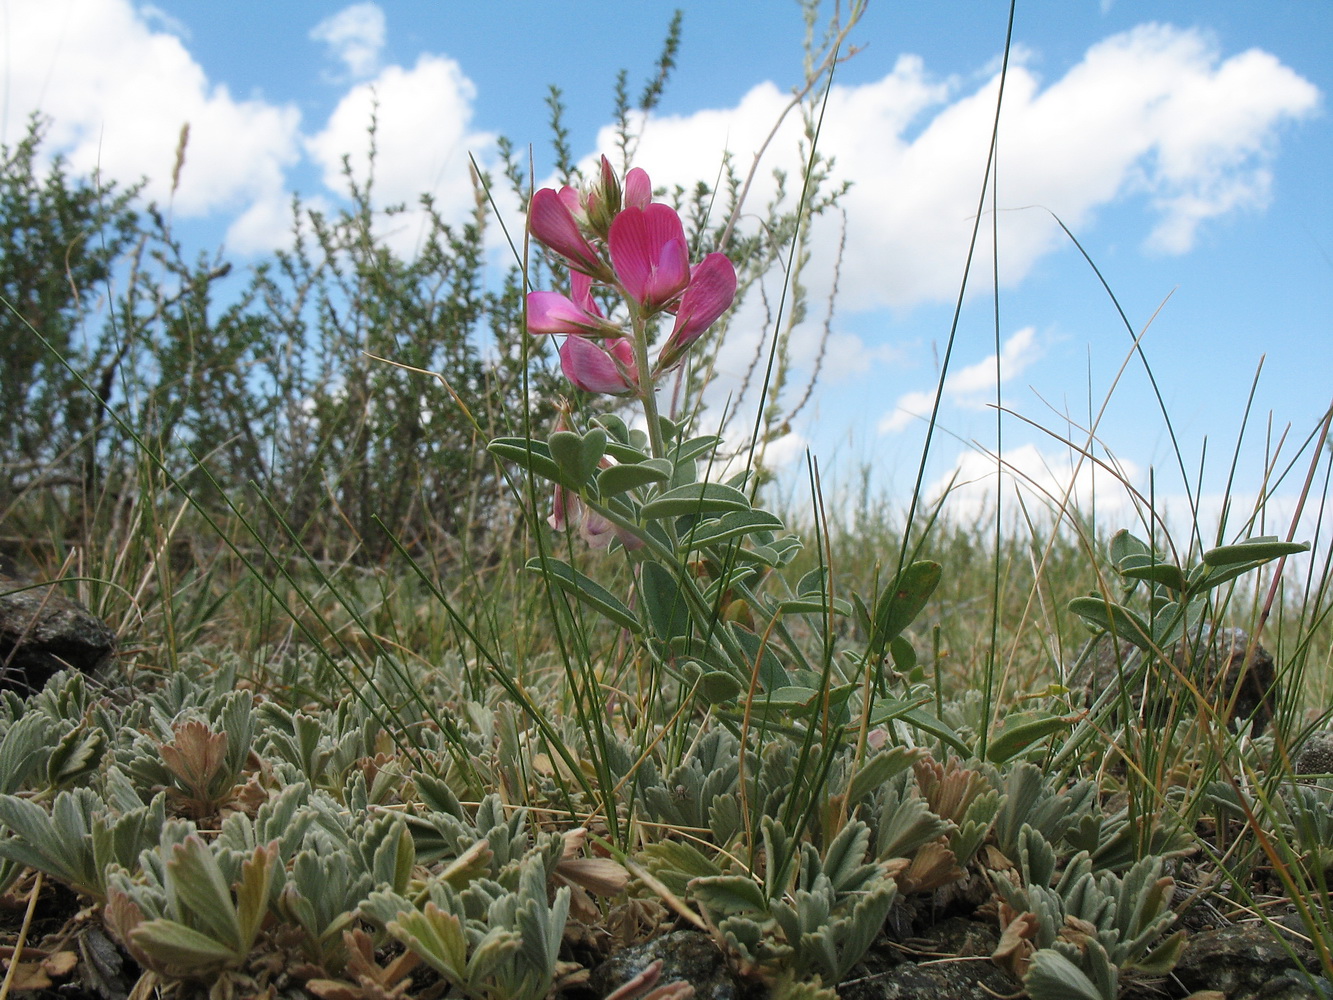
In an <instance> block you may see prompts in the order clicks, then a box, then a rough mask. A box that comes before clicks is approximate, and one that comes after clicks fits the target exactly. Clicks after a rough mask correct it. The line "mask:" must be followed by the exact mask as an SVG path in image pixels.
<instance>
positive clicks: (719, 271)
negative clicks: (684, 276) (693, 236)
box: [658, 253, 736, 370]
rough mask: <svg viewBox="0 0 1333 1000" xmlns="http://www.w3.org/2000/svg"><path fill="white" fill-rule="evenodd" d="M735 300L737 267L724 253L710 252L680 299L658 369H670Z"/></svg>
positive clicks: (695, 270) (696, 269)
mask: <svg viewBox="0 0 1333 1000" xmlns="http://www.w3.org/2000/svg"><path fill="white" fill-rule="evenodd" d="M735 298H736V268H735V267H734V266H733V265H732V263H731V261H730V260H729V259H728V258H727V255H726V254H724V253H710V254H709V255H708V256H707V257H705V258H704V259H703V260H702V261H700V262H699V264H698V266H697V267H695V269H694V274H693V276H691V278H690V286H689V287H688V288H687V289H685V294H684V295H682V296H681V297H680V308H679V309H677V310H676V324H675V326H674V327H673V328H672V330H671V336H670V337H668V338H667V342H666V344H665V345H663V347H662V354H661V356H660V357H659V359H658V368H659V370H660V369H666V368H670V367H671V366H672V365H674V364H675V363H676V362H677V361H679V360H680V357H681V355H682V354H684V353H685V351H686V350H688V349H689V346H690V345H691V344H692V343H694V342H695V341H696V340H698V339H699V337H701V336H702V335H703V333H704V331H705V330H707V329H708V328H709V327H710V326H712V325H713V324H714V323H716V322H717V320H718V317H719V316H721V315H722V314H723V313H724V312H726V311H727V310H728V309H729V308H730V307H731V303H732V300H733V299H735Z"/></svg>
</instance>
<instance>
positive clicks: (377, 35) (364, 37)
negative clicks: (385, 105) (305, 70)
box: [310, 3, 385, 80]
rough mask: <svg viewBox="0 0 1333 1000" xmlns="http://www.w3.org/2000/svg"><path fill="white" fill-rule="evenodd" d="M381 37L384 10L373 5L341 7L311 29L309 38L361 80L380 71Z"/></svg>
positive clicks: (382, 37)
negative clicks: (326, 48) (324, 46)
mask: <svg viewBox="0 0 1333 1000" xmlns="http://www.w3.org/2000/svg"><path fill="white" fill-rule="evenodd" d="M384 35H385V23H384V11H383V10H382V9H380V6H379V4H375V3H357V4H352V6H350V7H344V8H343V9H342V10H340V11H338V13H336V14H334V15H333V16H332V17H328V18H325V19H324V20H323V21H320V22H319V24H317V25H315V26H314V27H313V28H311V29H310V37H311V39H312V40H314V41H316V42H323V43H324V44H325V45H326V46H328V49H329V54H330V55H331V56H333V58H335V59H337V60H338V61H339V62H341V63H342V64H343V65H344V66H345V67H346V68H347V72H348V74H349V75H350V76H351V77H352V79H354V80H363V79H365V78H366V77H368V76H372V75H373V74H374V73H375V71H376V70H377V69H379V63H380V52H381V51H382V50H383V48H384Z"/></svg>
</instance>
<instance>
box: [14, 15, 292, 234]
mask: <svg viewBox="0 0 1333 1000" xmlns="http://www.w3.org/2000/svg"><path fill="white" fill-rule="evenodd" d="M151 14H152V11H151V10H149V11H147V12H146V13H145V14H140V13H136V12H135V10H134V9H133V8H132V7H130V5H129V4H128V3H124V2H104V3H73V2H64V3H62V2H58V0H57V2H49V3H19V4H13V5H10V6H9V7H8V17H9V23H8V26H7V27H8V29H9V38H10V45H9V46H8V49H7V56H8V61H7V64H6V85H7V87H8V94H7V107H8V109H9V115H8V118H7V120H6V121H5V134H4V136H3V141H5V142H6V143H10V144H12V143H14V142H15V141H17V139H18V138H19V137H20V136H21V134H22V130H23V129H24V128H25V127H26V118H27V115H28V114H30V113H32V112H39V113H41V114H42V115H44V116H45V117H47V118H49V119H50V122H51V124H50V128H49V131H48V132H47V143H46V147H45V148H46V151H47V152H48V153H49V152H53V151H55V150H59V151H61V152H63V153H64V155H65V157H66V159H67V161H68V162H69V164H70V166H71V168H72V169H73V170H74V171H75V172H77V173H83V174H91V173H93V172H94V171H98V172H100V173H101V175H102V176H104V177H111V178H115V179H117V180H119V181H120V182H121V183H122V184H127V183H133V182H135V181H137V180H139V179H140V178H142V177H147V178H148V186H147V190H146V193H147V196H148V197H149V198H152V199H155V200H157V201H158V202H159V203H165V202H166V201H167V200H168V199H169V198H172V192H171V174H172V167H173V164H174V163H175V158H176V146H177V142H178V140H179V137H180V133H181V129H182V127H183V126H185V125H187V124H188V125H189V128H190V133H189V145H188V148H187V150H186V159H185V166H184V170H183V171H182V173H181V175H180V186H179V189H178V190H177V191H176V193H175V195H174V200H173V208H174V210H175V212H176V214H177V215H187V216H188V215H194V216H197V215H205V214H208V213H211V212H217V211H232V210H235V209H236V208H237V207H238V206H245V205H248V204H250V203H251V202H252V201H253V200H255V199H256V198H259V197H263V196H271V195H272V194H274V193H275V192H278V191H280V190H281V189H282V185H283V174H284V171H285V169H286V168H287V167H289V166H290V165H291V164H292V163H294V162H295V161H296V159H297V157H298V147H297V143H296V137H297V128H298V125H299V122H300V114H299V112H298V111H297V110H296V108H295V107H293V106H290V105H274V104H270V103H266V102H264V101H261V100H244V101H242V100H237V99H235V98H234V97H232V96H231V93H230V92H229V91H228V89H227V88H226V87H225V86H222V85H218V84H210V82H209V81H208V79H207V77H206V75H205V73H204V71H203V69H202V68H201V67H200V66H199V64H198V63H197V62H195V60H194V58H193V57H192V56H191V55H190V53H189V51H188V50H187V49H186V48H185V46H184V44H182V42H181V40H180V38H178V37H176V36H175V35H173V34H169V33H167V32H164V31H159V30H153V29H151V28H150V27H149V26H148V23H147V22H146V20H145V17H146V15H151ZM19 40H21V44H19Z"/></svg>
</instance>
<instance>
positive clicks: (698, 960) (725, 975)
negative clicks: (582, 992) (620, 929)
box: [588, 931, 743, 1000]
mask: <svg viewBox="0 0 1333 1000" xmlns="http://www.w3.org/2000/svg"><path fill="white" fill-rule="evenodd" d="M659 959H660V960H661V962H662V968H661V971H660V973H659V974H658V976H657V984H658V985H667V984H669V983H674V982H685V983H689V984H690V985H691V986H693V987H694V995H695V997H696V998H698V1000H739V998H740V997H741V996H742V995H743V994H742V991H741V986H740V983H739V982H737V980H736V976H735V974H734V973H733V972H732V971H731V967H730V966H729V965H728V964H727V960H726V958H725V957H724V956H723V954H722V952H720V951H719V950H718V948H717V945H715V944H713V942H712V940H711V939H710V938H709V937H708V935H707V934H704V933H702V932H701V931H674V932H672V933H671V934H666V935H664V936H662V937H660V938H654V939H653V940H651V941H646V942H644V943H643V944H640V945H635V946H634V947H632V948H626V949H624V950H623V951H619V952H616V954H614V955H612V956H611V957H610V958H608V959H607V960H606V961H605V962H603V963H602V964H601V965H599V966H597V968H595V969H593V970H592V975H591V977H590V978H589V980H588V985H589V986H590V987H591V988H592V989H593V990H594V991H596V993H597V995H598V996H603V997H604V996H607V995H608V994H610V993H613V992H614V991H615V990H617V989H619V988H620V987H622V986H624V985H625V984H626V983H628V982H630V981H631V980H632V979H634V977H636V976H638V975H639V974H640V973H642V972H643V971H644V970H645V969H646V968H647V967H648V966H650V965H651V964H652V963H653V962H655V961H658V960H659Z"/></svg>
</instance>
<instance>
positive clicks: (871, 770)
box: [847, 746, 924, 807]
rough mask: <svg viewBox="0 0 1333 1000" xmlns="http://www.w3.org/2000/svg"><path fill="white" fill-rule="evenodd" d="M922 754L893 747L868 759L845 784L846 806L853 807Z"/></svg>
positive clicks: (905, 768)
mask: <svg viewBox="0 0 1333 1000" xmlns="http://www.w3.org/2000/svg"><path fill="white" fill-rule="evenodd" d="M923 752H924V751H921V750H911V749H908V748H907V747H904V746H895V747H891V748H890V749H888V750H885V751H883V752H882V753H877V754H875V756H873V757H871V758H869V759H868V760H867V761H866V762H865V763H864V764H862V765H861V767H860V769H859V770H858V771H857V772H856V773H855V774H853V775H852V779H851V780H850V781H849V782H847V805H848V806H849V807H852V806H855V805H856V804H857V803H859V802H860V801H861V800H862V799H863V798H865V797H866V796H867V795H868V794H870V793H871V792H873V791H874V790H875V789H876V788H878V787H879V786H880V785H882V784H884V782H886V781H888V780H889V779H890V778H892V777H894V776H895V775H898V774H901V773H902V772H903V771H906V770H907V769H908V768H909V767H911V766H912V762H913V761H914V760H916V759H917V758H919V757H920V756H921V755H922V753H923Z"/></svg>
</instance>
